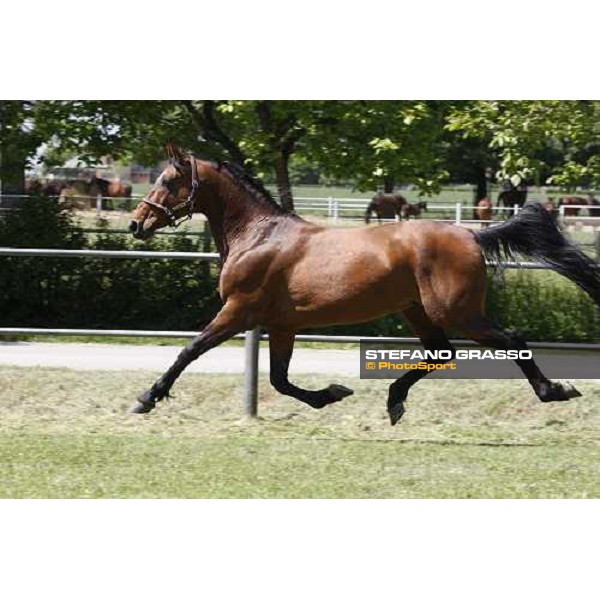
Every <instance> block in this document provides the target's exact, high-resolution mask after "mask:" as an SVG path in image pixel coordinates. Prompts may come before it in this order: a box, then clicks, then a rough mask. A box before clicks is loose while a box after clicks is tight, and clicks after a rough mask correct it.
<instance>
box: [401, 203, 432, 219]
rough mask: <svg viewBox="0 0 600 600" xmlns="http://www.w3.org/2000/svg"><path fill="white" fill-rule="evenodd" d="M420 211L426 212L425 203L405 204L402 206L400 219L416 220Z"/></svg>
mask: <svg viewBox="0 0 600 600" xmlns="http://www.w3.org/2000/svg"><path fill="white" fill-rule="evenodd" d="M422 210H424V211H425V212H427V202H419V203H418V204H409V203H406V204H404V205H403V206H402V218H403V219H406V220H407V221H408V219H410V217H414V218H415V219H417V218H418V217H419V215H420V214H421V211H422Z"/></svg>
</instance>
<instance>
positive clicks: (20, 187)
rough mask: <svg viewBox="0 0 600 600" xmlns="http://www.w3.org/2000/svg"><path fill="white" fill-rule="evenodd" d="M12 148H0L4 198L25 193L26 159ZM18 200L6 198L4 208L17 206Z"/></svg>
mask: <svg viewBox="0 0 600 600" xmlns="http://www.w3.org/2000/svg"><path fill="white" fill-rule="evenodd" d="M19 154H20V153H18V152H16V151H14V150H13V149H12V148H11V147H10V146H0V193H1V194H2V195H3V196H10V195H11V194H13V195H17V196H18V195H21V194H24V193H25V166H26V159H25V158H23V157H21V156H20V155H19ZM17 203H18V198H4V199H3V201H2V204H3V206H8V205H11V206H13V205H16V204H17Z"/></svg>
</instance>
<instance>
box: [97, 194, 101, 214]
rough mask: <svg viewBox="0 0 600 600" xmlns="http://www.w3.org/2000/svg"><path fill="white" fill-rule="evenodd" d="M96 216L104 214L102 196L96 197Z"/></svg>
mask: <svg viewBox="0 0 600 600" xmlns="http://www.w3.org/2000/svg"><path fill="white" fill-rule="evenodd" d="M96 214H97V215H98V216H100V215H101V214H102V194H98V195H97V196H96Z"/></svg>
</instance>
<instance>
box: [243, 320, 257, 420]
mask: <svg viewBox="0 0 600 600" xmlns="http://www.w3.org/2000/svg"><path fill="white" fill-rule="evenodd" d="M259 346H260V330H259V329H258V328H256V329H253V330H252V331H246V341H245V344H244V347H245V350H246V364H245V369H244V379H245V385H244V413H245V415H246V416H247V417H256V414H257V412H258V350H259Z"/></svg>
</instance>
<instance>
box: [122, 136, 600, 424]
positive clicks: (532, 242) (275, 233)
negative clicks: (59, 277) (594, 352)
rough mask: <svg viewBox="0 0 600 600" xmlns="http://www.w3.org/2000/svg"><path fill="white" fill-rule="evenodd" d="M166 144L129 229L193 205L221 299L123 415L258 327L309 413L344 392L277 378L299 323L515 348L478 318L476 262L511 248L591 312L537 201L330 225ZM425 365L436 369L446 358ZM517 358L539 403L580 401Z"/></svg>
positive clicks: (598, 289) (287, 386)
mask: <svg viewBox="0 0 600 600" xmlns="http://www.w3.org/2000/svg"><path fill="white" fill-rule="evenodd" d="M168 150H169V154H170V157H171V161H172V162H171V164H170V165H169V166H168V167H167V168H166V169H165V170H164V171H163V172H162V174H161V175H160V177H159V178H158V179H157V180H156V183H155V185H154V187H153V188H152V189H151V190H150V191H149V192H148V194H147V196H146V197H145V198H144V199H143V200H142V201H141V202H140V203H139V204H138V206H137V207H136V209H135V210H134V212H133V215H132V221H131V224H130V230H131V232H132V233H133V235H134V237H135V238H137V239H141V240H145V239H148V238H149V237H150V236H151V235H152V234H153V233H154V232H155V231H156V230H157V229H160V228H161V227H164V226H166V225H172V226H176V225H177V224H178V223H179V222H181V220H185V219H190V218H192V215H193V214H194V213H196V212H201V213H203V214H204V215H206V217H207V219H208V221H209V224H210V229H211V231H212V233H213V236H214V239H215V242H216V244H217V247H218V250H219V253H220V255H221V260H222V270H221V276H220V281H219V292H220V295H221V298H222V300H223V307H222V308H221V310H220V311H219V313H218V314H217V315H216V317H215V318H214V319H213V320H212V321H211V322H210V323H209V324H208V325H207V326H206V327H205V328H204V329H203V330H202V331H201V332H200V334H199V335H198V336H197V337H196V338H194V339H193V340H192V341H191V342H190V343H189V344H188V345H187V346H186V347H185V348H184V349H183V350H182V351H181V353H180V354H179V356H178V357H177V359H176V360H175V362H174V363H173V364H172V365H171V367H170V368H169V369H168V370H167V371H166V372H165V373H164V374H163V375H162V376H161V377H160V378H159V379H158V380H157V381H156V382H155V383H154V384H153V385H152V387H151V388H150V389H148V390H147V391H146V392H145V393H144V394H142V395H141V396H140V398H139V399H138V401H137V402H136V404H135V405H134V407H133V408H132V412H134V413H145V412H149V411H151V410H152V409H153V408H154V407H155V404H156V402H158V401H159V400H161V399H163V398H165V397H167V396H168V395H169V391H170V390H171V387H172V386H173V384H174V383H175V381H176V380H177V378H178V377H179V375H181V373H182V372H183V370H184V369H185V368H186V367H187V365H189V364H190V363H191V362H192V361H194V360H195V359H197V358H198V357H199V356H200V355H202V354H204V353H205V352H207V351H208V350H210V349H211V348H214V347H215V346H217V345H218V344H220V343H222V342H224V341H225V340H228V339H230V338H231V337H233V336H234V335H235V334H237V333H240V332H242V331H247V330H250V329H254V328H256V327H261V328H263V329H266V330H267V331H268V333H269V348H270V380H271V383H272V385H273V386H274V387H275V389H276V390H278V391H279V392H280V393H282V394H286V395H288V396H292V397H294V398H297V399H298V400H300V401H301V402H305V403H306V404H308V405H309V406H311V407H313V408H323V407H324V406H327V405H328V404H331V403H333V402H338V401H339V400H341V399H342V398H344V397H346V396H348V395H350V394H352V393H353V392H352V390H350V389H348V388H346V387H344V386H341V385H337V384H331V385H330V386H329V387H327V388H324V389H320V390H306V389H302V388H300V387H298V386H296V385H294V384H293V383H291V382H290V381H289V379H288V366H289V363H290V359H291V356H292V351H293V348H294V337H295V335H296V332H298V331H299V330H301V329H305V328H309V327H319V326H323V325H333V324H349V323H360V322H365V321H370V320H373V319H375V318H377V317H380V316H382V315H386V314H389V313H401V314H402V315H403V317H404V318H405V319H406V321H407V322H408V323H409V324H410V326H411V327H412V329H413V330H414V332H415V333H416V334H417V335H418V336H419V338H420V339H421V341H422V342H423V345H424V347H425V349H427V350H447V351H449V352H448V354H449V355H450V356H451V357H454V356H455V350H454V347H453V346H452V345H451V343H450V341H449V340H448V338H447V336H446V333H445V332H446V331H448V330H452V331H456V332H459V333H461V334H463V335H464V336H466V337H467V338H471V339H473V340H475V341H477V342H479V343H480V344H482V345H485V346H490V347H492V348H498V349H504V350H526V349H527V345H526V344H525V342H524V341H523V340H522V339H521V338H520V337H518V336H517V335H516V334H515V333H512V332H509V331H504V330H502V329H499V328H498V327H496V326H495V325H494V324H493V323H492V322H491V321H490V320H489V319H488V317H487V316H486V315H485V314H484V300H485V291H486V285H487V277H486V262H485V257H488V258H489V259H490V260H494V261H499V260H501V258H502V257H504V256H506V255H508V256H512V254H513V253H519V254H522V255H525V256H529V257H532V258H534V259H536V260H539V261H542V262H544V263H545V264H548V265H550V266H551V267H552V268H553V269H554V270H556V271H558V272H559V273H561V274H562V275H564V276H565V277H568V278H569V279H571V280H572V281H574V282H575V283H576V284H577V285H578V286H579V287H581V288H582V289H583V290H585V291H586V292H587V293H588V294H589V295H590V296H591V298H592V299H593V300H594V302H595V303H596V304H597V305H599V306H600V275H599V272H598V270H597V268H596V264H595V263H594V262H593V261H592V259H590V258H588V257H587V256H585V255H584V254H583V253H581V252H580V251H579V250H578V249H577V248H576V247H575V246H573V245H571V244H570V243H569V242H568V241H567V240H566V239H565V238H564V237H563V235H562V234H561V233H560V231H559V229H558V228H557V227H556V226H555V225H554V223H552V220H551V218H550V216H549V215H548V213H547V212H546V211H545V210H544V209H543V208H542V207H541V205H539V204H534V203H532V204H530V205H527V206H525V207H524V208H523V210H522V211H521V212H520V213H519V214H518V215H517V216H515V217H513V218H511V219H509V220H508V221H505V222H503V223H502V224H500V225H497V226H495V227H489V228H487V229H485V230H479V231H476V232H473V231H470V230H468V229H465V228H462V227H457V226H454V225H450V224H447V223H439V222H433V221H425V220H412V221H403V222H400V223H391V224H387V225H382V226H381V227H363V228H359V229H355V228H353V229H345V228H340V229H328V228H325V227H322V226H319V225H317V224H314V223H309V222H307V221H305V220H304V219H302V218H300V217H298V216H297V215H294V214H291V213H288V212H286V211H284V210H283V209H282V208H281V207H280V206H279V205H278V204H277V203H276V202H275V201H274V200H273V199H272V198H271V196H270V195H269V194H268V192H267V191H266V190H265V189H264V188H263V187H262V186H261V185H260V184H258V183H257V182H255V181H254V180H252V179H251V178H250V177H249V176H248V175H247V174H246V173H244V172H243V171H242V170H241V169H240V168H239V167H235V166H233V165H230V164H227V163H223V164H214V163H210V162H205V161H201V160H197V159H196V158H194V157H192V156H188V155H186V154H184V153H183V152H182V151H181V150H178V149H176V148H174V147H173V146H169V147H168ZM176 309H177V308H176V307H172V306H171V307H165V310H176ZM426 362H427V363H429V365H433V367H432V368H435V366H436V365H441V364H443V363H445V362H447V361H446V360H442V359H427V361H426ZM516 363H517V365H518V366H519V367H520V368H521V370H522V372H523V374H524V375H525V377H526V378H527V379H528V381H529V383H530V384H531V386H532V388H533V390H534V392H535V393H536V395H537V396H538V398H539V399H540V400H541V401H542V402H551V401H559V400H568V399H569V398H573V397H575V396H579V395H580V394H579V392H578V391H577V390H576V389H575V388H574V387H572V386H571V385H569V384H564V383H560V382H551V381H550V380H548V379H547V378H546V377H545V376H544V375H543V374H542V373H541V371H540V370H539V368H538V366H537V365H536V363H535V362H534V360H533V359H532V358H530V359H518V360H516ZM426 373H427V371H424V370H411V371H408V372H407V373H406V374H405V375H403V376H402V377H401V378H400V379H398V380H396V381H395V382H394V383H392V384H391V385H390V387H389V394H388V405H387V408H388V413H389V416H390V421H391V423H392V425H394V424H396V423H397V422H398V421H399V420H400V418H401V417H402V415H403V413H404V401H405V399H406V398H407V395H408V392H409V389H410V388H411V386H412V385H413V384H414V383H416V382H417V381H418V380H420V379H421V378H422V377H423V376H425V375H426Z"/></svg>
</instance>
